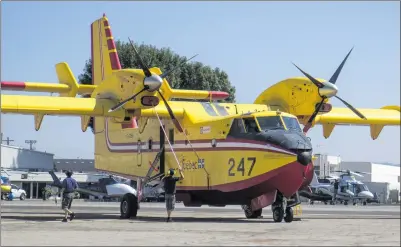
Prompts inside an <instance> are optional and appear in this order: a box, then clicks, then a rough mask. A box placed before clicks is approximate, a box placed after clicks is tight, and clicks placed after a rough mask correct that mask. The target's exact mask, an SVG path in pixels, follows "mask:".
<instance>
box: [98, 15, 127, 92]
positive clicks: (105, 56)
mask: <svg viewBox="0 0 401 247" xmlns="http://www.w3.org/2000/svg"><path fill="white" fill-rule="evenodd" d="M91 42H92V45H91V46H92V47H91V52H92V54H91V56H92V84H93V85H99V84H100V83H101V82H102V81H103V80H104V79H105V78H106V77H107V76H109V75H111V74H112V72H113V71H115V70H120V69H121V65H120V59H119V58H118V53H117V49H116V45H115V43H114V38H113V36H112V33H111V27H110V24H109V20H108V19H107V17H106V15H104V14H103V17H102V18H100V19H98V20H96V21H94V22H93V23H92V25H91Z"/></svg>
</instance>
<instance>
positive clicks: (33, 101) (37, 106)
mask: <svg viewBox="0 0 401 247" xmlns="http://www.w3.org/2000/svg"><path fill="white" fill-rule="evenodd" d="M114 105H115V102H113V101H111V100H108V99H95V98H73V97H53V96H25V95H1V112H2V113H18V114H32V115H35V114H43V115H73V116H82V115H84V116H85V115H86V116H113V117H124V116H125V112H124V111H123V110H120V111H115V112H111V113H108V110H109V109H110V108H111V107H113V106H114Z"/></svg>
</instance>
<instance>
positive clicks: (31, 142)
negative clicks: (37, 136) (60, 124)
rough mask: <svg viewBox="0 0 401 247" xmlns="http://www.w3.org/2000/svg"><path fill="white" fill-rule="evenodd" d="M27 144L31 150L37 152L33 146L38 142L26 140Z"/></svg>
mask: <svg viewBox="0 0 401 247" xmlns="http://www.w3.org/2000/svg"><path fill="white" fill-rule="evenodd" d="M25 143H28V144H29V149H30V150H35V149H34V147H33V144H35V143H36V140H25Z"/></svg>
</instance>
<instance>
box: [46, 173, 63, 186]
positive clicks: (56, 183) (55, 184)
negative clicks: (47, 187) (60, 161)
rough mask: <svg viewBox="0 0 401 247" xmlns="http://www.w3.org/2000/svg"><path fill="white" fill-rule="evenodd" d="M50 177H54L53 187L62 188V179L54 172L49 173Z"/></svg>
mask: <svg viewBox="0 0 401 247" xmlns="http://www.w3.org/2000/svg"><path fill="white" fill-rule="evenodd" d="M49 174H50V176H52V179H53V183H52V184H51V186H53V187H57V188H61V187H62V186H61V185H62V184H61V181H60V179H59V178H58V177H57V176H56V174H55V173H54V171H49Z"/></svg>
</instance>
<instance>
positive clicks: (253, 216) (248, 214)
mask: <svg viewBox="0 0 401 247" xmlns="http://www.w3.org/2000/svg"><path fill="white" fill-rule="evenodd" d="M244 213H245V217H246V218H247V219H256V218H258V217H260V216H262V209H258V210H256V211H252V210H251V209H250V208H249V209H247V210H244Z"/></svg>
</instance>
